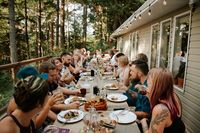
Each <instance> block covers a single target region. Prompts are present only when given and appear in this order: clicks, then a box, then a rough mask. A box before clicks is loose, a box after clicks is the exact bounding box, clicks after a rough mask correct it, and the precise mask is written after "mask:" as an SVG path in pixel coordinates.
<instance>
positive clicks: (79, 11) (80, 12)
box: [66, 3, 94, 36]
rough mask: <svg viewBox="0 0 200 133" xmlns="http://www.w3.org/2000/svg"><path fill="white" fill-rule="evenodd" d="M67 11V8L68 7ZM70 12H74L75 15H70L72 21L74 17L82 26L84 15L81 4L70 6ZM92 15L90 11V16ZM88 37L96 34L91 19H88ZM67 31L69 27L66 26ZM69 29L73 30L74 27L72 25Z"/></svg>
mask: <svg viewBox="0 0 200 133" xmlns="http://www.w3.org/2000/svg"><path fill="white" fill-rule="evenodd" d="M66 10H67V7H66ZM68 10H69V12H71V11H73V10H74V11H73V12H74V14H73V15H70V16H71V19H74V17H75V18H76V20H77V21H78V22H79V23H80V24H81V25H82V15H83V7H82V5H81V4H73V3H70V4H68ZM89 13H90V9H88V14H89ZM87 22H88V23H87V24H88V25H87V35H90V36H92V35H93V32H94V28H93V24H92V23H89V18H88V19H87ZM66 29H67V25H66ZM69 29H70V30H72V26H71V24H70V26H69Z"/></svg>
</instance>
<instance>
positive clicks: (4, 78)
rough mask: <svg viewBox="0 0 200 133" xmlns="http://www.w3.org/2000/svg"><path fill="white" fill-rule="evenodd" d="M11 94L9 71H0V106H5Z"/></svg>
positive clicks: (11, 86)
mask: <svg viewBox="0 0 200 133" xmlns="http://www.w3.org/2000/svg"><path fill="white" fill-rule="evenodd" d="M12 94H13V85H12V79H11V74H10V72H7V71H0V108H1V107H3V106H5V105H6V104H7V103H8V101H9V99H10V98H11V96H12Z"/></svg>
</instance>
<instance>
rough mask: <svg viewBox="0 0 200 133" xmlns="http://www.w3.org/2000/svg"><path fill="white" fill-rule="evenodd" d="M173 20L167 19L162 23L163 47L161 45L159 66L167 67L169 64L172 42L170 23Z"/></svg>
mask: <svg viewBox="0 0 200 133" xmlns="http://www.w3.org/2000/svg"><path fill="white" fill-rule="evenodd" d="M170 23H171V21H170V20H167V21H164V22H162V23H161V47H160V58H159V66H160V67H162V68H167V67H168V65H169V61H168V54H169V44H170V27H171V25H170Z"/></svg>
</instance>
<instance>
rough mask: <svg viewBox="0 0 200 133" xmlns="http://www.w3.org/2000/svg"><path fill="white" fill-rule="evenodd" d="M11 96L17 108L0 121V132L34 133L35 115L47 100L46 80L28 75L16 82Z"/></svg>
mask: <svg viewBox="0 0 200 133" xmlns="http://www.w3.org/2000/svg"><path fill="white" fill-rule="evenodd" d="M13 96H14V100H15V102H16V105H17V109H15V110H14V111H13V112H12V113H11V114H9V115H7V116H6V117H5V118H3V119H2V120H1V121H0V129H1V130H0V133H35V132H36V127H35V116H36V114H37V113H39V112H41V110H42V108H43V107H44V105H45V104H46V102H47V100H48V83H47V81H46V80H44V79H42V78H40V77H36V76H28V77H26V78H25V79H22V80H20V81H18V82H17V83H16V85H15V88H14V94H13Z"/></svg>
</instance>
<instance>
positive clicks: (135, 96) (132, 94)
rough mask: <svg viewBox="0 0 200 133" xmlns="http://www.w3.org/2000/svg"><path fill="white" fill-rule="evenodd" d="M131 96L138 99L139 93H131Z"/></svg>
mask: <svg viewBox="0 0 200 133" xmlns="http://www.w3.org/2000/svg"><path fill="white" fill-rule="evenodd" d="M130 94H131V97H132V98H133V99H136V98H137V96H138V93H137V92H131V93H130Z"/></svg>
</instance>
